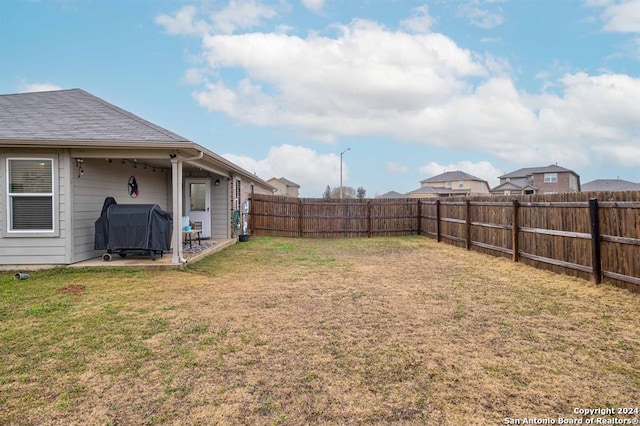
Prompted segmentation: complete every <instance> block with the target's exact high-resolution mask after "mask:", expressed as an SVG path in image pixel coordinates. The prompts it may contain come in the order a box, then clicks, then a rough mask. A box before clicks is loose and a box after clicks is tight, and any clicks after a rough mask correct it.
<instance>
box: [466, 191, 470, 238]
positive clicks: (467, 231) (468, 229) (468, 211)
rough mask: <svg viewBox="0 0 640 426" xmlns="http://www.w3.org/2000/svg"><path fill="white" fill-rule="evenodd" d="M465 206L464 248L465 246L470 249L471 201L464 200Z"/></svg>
mask: <svg viewBox="0 0 640 426" xmlns="http://www.w3.org/2000/svg"><path fill="white" fill-rule="evenodd" d="M466 207H467V225H466V234H467V236H466V237H467V243H466V248H467V250H471V201H470V200H467V201H466Z"/></svg>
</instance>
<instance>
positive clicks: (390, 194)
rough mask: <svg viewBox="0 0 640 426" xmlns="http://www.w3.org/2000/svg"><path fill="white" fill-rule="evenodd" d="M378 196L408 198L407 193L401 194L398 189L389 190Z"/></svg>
mask: <svg viewBox="0 0 640 426" xmlns="http://www.w3.org/2000/svg"><path fill="white" fill-rule="evenodd" d="M377 198H407V195H406V194H401V193H399V192H397V191H389V192H385V193H384V194H382V195H378V197H377Z"/></svg>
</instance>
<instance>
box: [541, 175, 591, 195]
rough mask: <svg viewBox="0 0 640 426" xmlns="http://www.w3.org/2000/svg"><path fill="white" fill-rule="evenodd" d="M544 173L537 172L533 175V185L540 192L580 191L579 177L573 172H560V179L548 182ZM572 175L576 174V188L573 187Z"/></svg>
mask: <svg viewBox="0 0 640 426" xmlns="http://www.w3.org/2000/svg"><path fill="white" fill-rule="evenodd" d="M544 175H545V174H544V173H536V174H534V175H533V186H534V187H536V188H537V190H538V193H540V194H544V193H548V192H554V193H564V192H579V190H580V184H579V182H580V181H579V178H578V177H577V176H576V175H574V174H573V173H569V172H558V173H557V175H558V181H557V182H554V183H546V182H545V181H544ZM571 176H574V179H575V181H576V182H577V185H576V187H575V188H571V185H570V183H571Z"/></svg>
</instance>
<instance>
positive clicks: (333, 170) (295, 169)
mask: <svg viewBox="0 0 640 426" xmlns="http://www.w3.org/2000/svg"><path fill="white" fill-rule="evenodd" d="M223 157H224V158H226V159H227V160H229V161H232V162H233V163H235V164H237V165H239V166H240V167H242V168H244V169H246V170H248V171H250V172H253V173H256V174H257V175H258V176H260V177H261V178H263V179H265V180H268V179H271V178H272V177H283V176H284V177H285V178H287V179H289V180H291V181H293V182H295V183H297V184H298V185H300V195H301V196H312V197H321V196H322V193H323V192H324V190H325V188H326V187H327V185H329V186H330V187H332V188H334V187H339V186H340V155H338V154H333V153H332V154H320V153H318V152H316V151H314V150H312V149H310V148H306V147H303V146H293V145H287V144H285V145H281V146H276V147H272V148H271V149H269V152H268V154H267V157H266V158H263V159H259V160H256V159H254V158H251V157H248V156H243V155H236V154H223ZM342 179H343V184H344V185H345V186H348V185H349V168H348V166H347V160H346V159H343V164H342Z"/></svg>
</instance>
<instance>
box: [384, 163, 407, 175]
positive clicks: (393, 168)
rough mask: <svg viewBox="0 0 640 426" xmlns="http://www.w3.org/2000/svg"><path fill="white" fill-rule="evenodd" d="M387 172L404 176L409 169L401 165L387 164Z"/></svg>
mask: <svg viewBox="0 0 640 426" xmlns="http://www.w3.org/2000/svg"><path fill="white" fill-rule="evenodd" d="M386 169H387V171H388V172H390V173H395V174H404V173H408V172H409V167H408V166H405V165H403V164H398V163H394V162H389V163H387V167H386Z"/></svg>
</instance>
